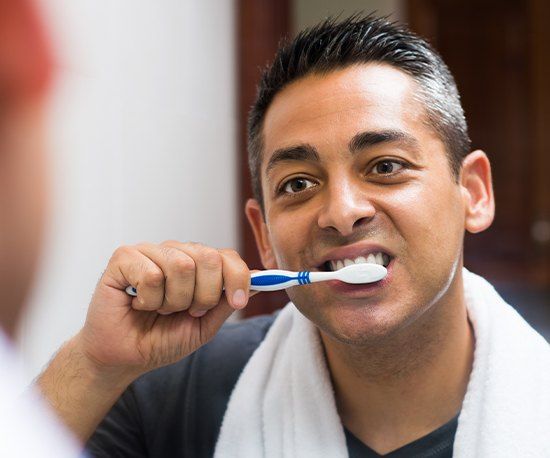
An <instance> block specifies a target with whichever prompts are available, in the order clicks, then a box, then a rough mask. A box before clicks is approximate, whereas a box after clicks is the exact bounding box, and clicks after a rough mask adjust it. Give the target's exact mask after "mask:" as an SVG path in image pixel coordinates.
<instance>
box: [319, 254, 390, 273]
mask: <svg viewBox="0 0 550 458" xmlns="http://www.w3.org/2000/svg"><path fill="white" fill-rule="evenodd" d="M365 263H370V264H380V265H382V266H387V265H388V264H389V263H390V257H389V256H388V255H387V254H386V253H382V252H378V253H371V254H369V255H368V256H367V257H366V258H365V257H364V256H359V257H357V258H355V259H347V258H346V259H336V260H333V261H330V268H331V269H332V270H339V269H341V268H343V267H346V266H351V265H352V264H365Z"/></svg>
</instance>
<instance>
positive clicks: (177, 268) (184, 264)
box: [171, 256, 195, 276]
mask: <svg viewBox="0 0 550 458" xmlns="http://www.w3.org/2000/svg"><path fill="white" fill-rule="evenodd" d="M171 267H172V270H173V271H174V272H175V273H176V274H178V275H180V276H186V275H189V274H190V273H192V272H194V271H195V261H193V259H191V258H190V257H189V256H178V257H177V258H175V259H174V260H173V262H172V265H171Z"/></svg>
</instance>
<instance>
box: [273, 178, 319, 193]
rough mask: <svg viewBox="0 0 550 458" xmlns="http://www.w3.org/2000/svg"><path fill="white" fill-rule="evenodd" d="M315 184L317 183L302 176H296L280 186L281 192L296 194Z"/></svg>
mask: <svg viewBox="0 0 550 458" xmlns="http://www.w3.org/2000/svg"><path fill="white" fill-rule="evenodd" d="M313 186H317V183H315V182H313V181H311V180H308V179H307V178H303V177H296V178H292V179H290V180H288V181H286V182H285V183H284V184H283V186H282V187H281V193H286V194H297V193H299V192H302V191H305V190H306V189H309V188H312V187H313Z"/></svg>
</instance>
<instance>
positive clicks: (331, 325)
mask: <svg viewBox="0 0 550 458" xmlns="http://www.w3.org/2000/svg"><path fill="white" fill-rule="evenodd" d="M293 302H294V303H295V304H296V306H297V307H298V309H299V310H300V312H301V313H302V314H303V315H304V316H306V318H308V319H309V320H310V321H311V322H312V323H313V324H314V325H315V326H317V327H318V328H319V329H320V331H321V332H323V333H324V334H326V335H327V336H328V337H330V338H331V339H333V340H335V341H338V342H341V343H343V344H346V345H353V346H368V345H372V344H376V343H381V342H383V341H385V340H386V339H389V338H391V337H393V336H394V335H395V334H396V333H398V332H399V330H401V329H403V328H404V327H406V325H407V323H409V322H410V321H411V319H408V317H407V316H405V315H404V314H403V309H402V307H399V309H398V310H395V309H394V308H393V307H390V306H388V305H387V304H368V305H362V306H355V307H350V306H345V305H340V306H338V305H337V306H334V305H330V306H329V305H325V306H322V305H321V306H319V305H317V306H316V307H315V309H313V308H312V307H301V306H300V305H299V303H296V302H295V301H294V300H293Z"/></svg>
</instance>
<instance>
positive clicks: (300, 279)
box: [250, 270, 311, 291]
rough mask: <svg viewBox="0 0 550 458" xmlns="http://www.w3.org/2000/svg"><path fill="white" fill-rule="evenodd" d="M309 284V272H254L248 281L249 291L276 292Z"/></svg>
mask: <svg viewBox="0 0 550 458" xmlns="http://www.w3.org/2000/svg"><path fill="white" fill-rule="evenodd" d="M308 283H311V281H310V279H309V272H307V271H304V272H290V271H288V270H264V271H262V272H255V273H253V274H252V276H251V279H250V289H253V290H255V291H278V290H281V289H286V288H290V287H291V286H297V285H306V284H308Z"/></svg>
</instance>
